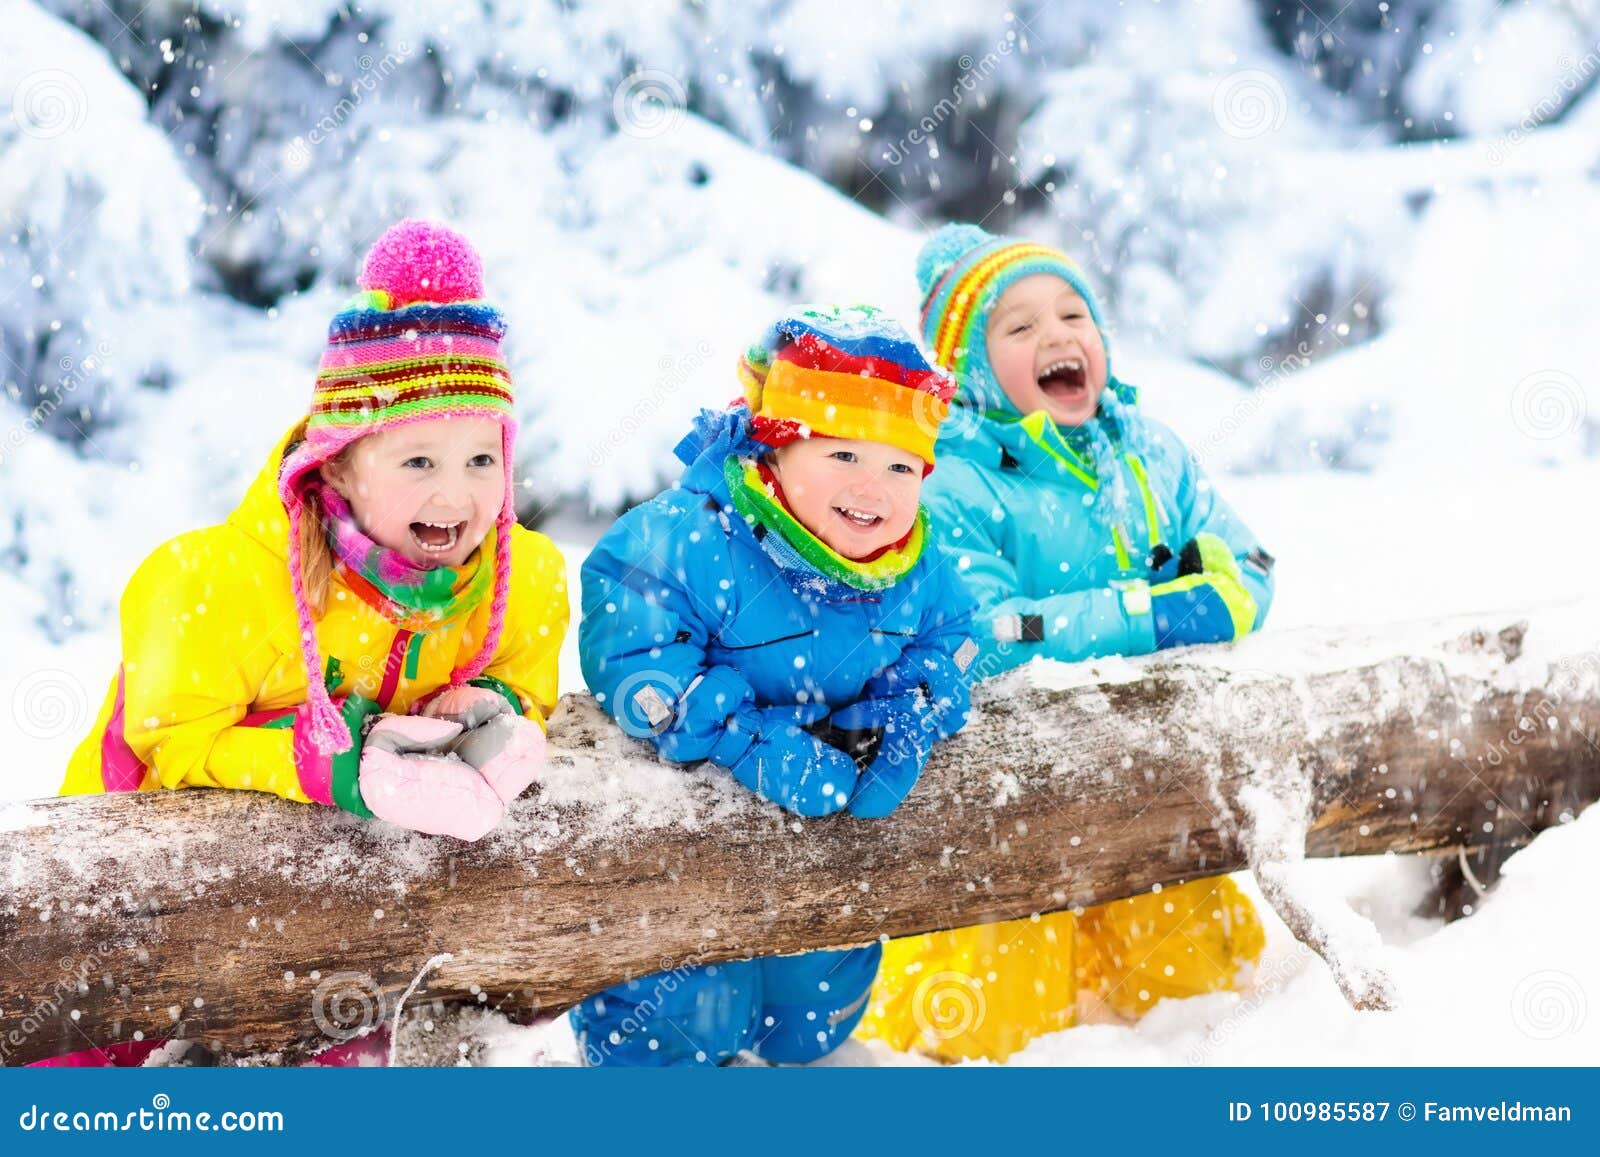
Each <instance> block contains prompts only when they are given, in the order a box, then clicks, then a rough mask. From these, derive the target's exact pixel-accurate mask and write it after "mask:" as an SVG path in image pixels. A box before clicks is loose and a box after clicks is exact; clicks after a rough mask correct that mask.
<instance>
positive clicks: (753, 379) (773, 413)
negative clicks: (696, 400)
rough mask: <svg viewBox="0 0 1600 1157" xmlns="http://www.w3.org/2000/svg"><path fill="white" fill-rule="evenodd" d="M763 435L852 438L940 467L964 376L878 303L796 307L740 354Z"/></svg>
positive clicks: (769, 438) (767, 439)
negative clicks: (937, 455) (953, 373)
mask: <svg viewBox="0 0 1600 1157" xmlns="http://www.w3.org/2000/svg"><path fill="white" fill-rule="evenodd" d="M739 378H740V381H741V382H742V383H743V385H744V390H745V401H746V402H747V403H748V404H749V406H750V412H751V414H752V415H754V420H753V422H752V431H753V433H754V436H755V438H756V440H757V441H759V442H762V443H764V444H765V445H768V446H773V447H777V446H782V445H785V444H786V443H789V442H793V441H794V440H795V439H797V438H807V437H811V436H813V435H815V436H818V437H824V438H853V439H859V440H861V441H865V442H882V443H884V444H886V445H889V446H896V447H898V448H900V449H902V450H905V451H907V452H909V453H912V454H915V455H916V456H917V457H918V458H921V459H922V461H923V462H924V463H925V464H926V469H925V470H924V473H926V472H927V471H928V470H932V469H933V446H934V442H935V441H936V440H937V439H938V436H939V424H940V423H941V422H943V421H944V419H945V416H946V415H947V414H948V413H949V412H950V400H951V398H952V397H953V396H954V394H955V382H954V381H952V380H951V378H950V376H949V375H948V374H947V373H945V372H944V371H943V370H941V369H940V368H939V367H938V366H936V365H934V364H932V363H931V362H929V361H928V358H927V356H926V355H925V354H924V353H923V352H922V350H921V349H920V348H919V347H918V346H917V343H916V342H915V341H914V340H913V339H912V337H911V335H910V334H908V333H907V332H906V331H905V329H904V328H902V327H901V326H900V325H899V324H898V323H897V322H895V321H894V319H892V318H891V317H889V315H888V314H886V313H884V312H883V311H882V310H879V309H875V308H873V307H872V306H870V305H851V306H822V305H801V306H795V307H793V308H792V309H791V310H790V311H789V312H788V313H787V314H786V315H785V316H784V317H783V318H781V319H780V320H779V321H778V323H777V324H776V325H774V326H773V327H772V328H771V329H769V330H768V331H767V333H766V334H765V335H764V336H763V338H762V340H761V341H760V342H758V343H757V344H755V345H753V346H751V347H750V349H749V350H748V351H747V352H746V353H745V355H744V357H742V358H741V359H740V360H739Z"/></svg>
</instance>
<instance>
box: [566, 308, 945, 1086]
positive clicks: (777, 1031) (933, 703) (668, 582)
mask: <svg viewBox="0 0 1600 1157" xmlns="http://www.w3.org/2000/svg"><path fill="white" fill-rule="evenodd" d="M740 372H741V378H742V379H743V384H744V387H745V394H746V397H745V400H744V401H740V402H736V403H735V404H734V405H733V406H731V407H730V408H728V409H727V410H723V411H709V410H707V411H702V412H701V414H700V415H699V417H698V419H697V420H696V424H695V428H694V430H693V431H692V432H691V433H690V434H689V436H688V437H686V438H685V439H684V440H683V441H682V443H680V444H679V446H678V447H677V454H678V456H679V457H680V458H681V459H682V460H683V462H684V463H685V466H686V470H685V472H684V474H683V477H682V479H681V480H680V481H679V483H678V484H677V485H676V486H675V487H673V488H672V489H670V490H668V491H666V492H664V493H662V494H660V495H658V496H657V497H656V498H654V499H652V500H650V501H649V502H646V503H643V504H642V505H640V506H638V507H635V508H634V509H633V510H631V511H629V512H628V513H627V514H626V515H624V516H623V517H622V518H621V519H619V520H618V522H617V524H616V525H615V526H613V527H612V528H611V529H610V530H609V531H608V532H607V533H606V534H605V536H604V537H603V538H602V539H601V540H600V542H599V544H598V545H596V547H595V549H594V551H593V553H592V554H590V556H589V558H588V559H587V561H586V562H585V563H584V566H583V621H582V625H581V627H580V636H579V638H580V648H581V656H582V665H583V673H584V678H585V679H586V680H587V681H588V684H589V688H590V690H591V691H593V693H594V696H595V698H596V700H597V701H599V702H600V703H601V704H602V705H603V706H604V707H605V709H606V710H607V711H608V712H610V713H611V714H612V715H613V716H614V717H615V718H616V719H617V721H618V722H619V723H620V724H621V725H622V727H623V729H624V730H626V731H627V732H628V733H629V734H631V735H634V736H637V737H641V738H645V739H648V740H649V741H650V742H651V743H653V744H654V745H655V747H656V749H657V750H658V751H659V752H660V753H661V754H662V755H663V756H665V757H666V758H668V759H672V760H676V761H679V762H684V763H691V762H699V761H702V760H709V761H710V762H712V763H714V764H717V765H719V766H721V767H725V768H727V769H728V770H729V772H731V773H732V775H733V777H734V778H735V779H736V780H737V781H738V782H740V783H741V784H743V785H744V786H746V787H748V788H749V789H750V790H752V791H754V792H756V793H757V794H759V795H761V796H762V797H763V798H765V799H768V800H771V801H772V802H774V803H776V804H778V805H779V806H781V807H783V808H785V809H787V810H789V811H791V812H794V813H797V814H799V815H802V816H824V815H829V814H832V813H834V812H838V811H841V810H847V811H849V812H851V813H852V814H854V815H856V816H858V817H861V818H876V817H881V816H885V815H888V814H889V813H890V812H891V811H892V810H893V809H894V808H895V807H896V806H898V805H899V803H900V801H901V800H902V799H904V798H905V796H906V794H907V793H908V792H909V791H910V790H911V789H912V787H913V785H914V784H915V783H916V781H917V778H918V776H919V775H920V774H921V771H922V767H923V764H924V762H925V761H926V759H927V757H928V752H929V750H930V748H931V747H932V745H933V744H934V742H935V741H937V740H938V739H941V738H943V737H945V736H948V735H950V734H952V733H954V732H955V731H957V730H958V729H959V728H960V727H961V726H962V725H963V724H964V723H965V721H966V716H967V709H968V692H967V685H966V668H967V665H968V664H970V663H971V661H972V659H973V658H974V657H975V655H976V654H977V644H976V643H975V642H974V641H973V640H972V638H971V631H972V624H971V614H972V601H971V598H970V596H969V595H968V594H967V593H966V590H965V588H964V587H963V586H962V584H961V583H960V581H959V578H958V576H957V574H956V568H955V566H954V564H953V562H952V561H951V560H950V559H949V558H948V557H947V556H945V555H943V554H942V553H941V552H940V551H938V550H936V549H934V547H933V544H932V542H931V541H930V528H929V523H928V519H927V516H926V514H925V512H924V511H923V509H922V507H921V504H920V501H919V496H920V491H921V484H922V479H923V477H924V476H925V475H926V474H927V473H928V472H929V471H930V470H931V469H932V467H933V445H934V440H935V438H936V436H937V431H938V425H939V422H940V420H941V419H942V418H943V417H944V415H945V413H946V412H947V409H948V402H949V399H950V396H951V394H952V392H953V390H954V384H953V382H951V380H950V379H949V377H948V376H947V375H946V374H945V373H944V371H942V370H940V369H938V368H937V367H935V366H933V365H931V364H929V362H928V361H927V360H926V359H925V358H924V356H923V354H922V353H921V351H920V350H919V349H918V347H917V345H916V343H915V342H914V341H913V340H912V339H911V338H910V337H909V336H908V335H907V334H906V333H905V331H904V330H902V329H901V328H900V327H899V326H898V325H896V324H895V323H893V322H892V321H891V320H889V319H888V318H887V317H886V316H885V315H883V314H881V313H879V312H878V311H876V310H873V309H871V308H870V307H865V306H857V307H851V308H848V309H838V308H798V309H796V310H794V311H791V313H790V314H789V315H788V316H786V317H784V318H783V319H782V320H780V321H779V322H778V323H777V325H776V326H774V327H773V329H772V330H771V331H769V333H768V334H767V335H766V337H765V339H764V340H763V341H762V343H760V344H759V345H757V346H755V347H752V349H751V350H750V352H749V353H748V354H747V355H746V356H745V358H744V359H742V360H741V363H740ZM863 737H865V743H864V744H863V743H862V742H861V740H862V738H863ZM830 740H831V741H830ZM835 743H838V744H839V746H835ZM847 747H848V748H849V749H850V751H849V752H847V751H846V750H845V748H847ZM852 753H853V754H852ZM879 955H880V948H879V946H878V945H876V944H874V945H871V946H868V947H865V948H855V949H849V950H845V951H827V952H812V953H807V954H805V955H802V956H785V957H774V958H768V959H760V960H744V961H733V962H729V963H724V964H716V965H710V966H703V967H692V968H691V967H686V968H680V969H677V970H675V971H673V972H671V973H661V974H657V975H654V976H647V977H643V978H641V979H638V980H634V981H629V982H626V983H623V984H620V985H617V986H615V987H613V988H611V989H608V990H607V991H605V992H603V993H601V994H599V995H598V996H593V997H590V998H589V999H587V1000H585V1001H583V1002H582V1003H581V1004H580V1005H579V1006H578V1007H577V1008H575V1009H574V1010H573V1013H572V1021H573V1025H574V1027H575V1029H576V1030H577V1033H578V1037H579V1041H580V1044H581V1045H582V1048H583V1053H584V1058H585V1060H586V1061H587V1062H588V1063H589V1064H591V1065H603V1064H621V1065H669V1064H712V1065H715V1064H721V1063H724V1062H726V1061H728V1060H730V1059H732V1058H733V1057H734V1056H735V1055H736V1054H737V1053H739V1052H740V1051H742V1050H750V1051H753V1052H754V1053H756V1054H757V1055H758V1056H760V1057H762V1058H764V1059H766V1060H769V1061H778V1062H803V1061H810V1060H814V1059H816V1058H817V1057H820V1056H822V1055H824V1054H825V1053H827V1052H829V1051H831V1050H832V1049H833V1048H834V1047H836V1046H837V1045H838V1044H839V1043H840V1042H841V1041H843V1040H844V1039H845V1038H847V1037H848V1036H849V1035H850V1032H851V1030H852V1029H853V1028H854V1027H855V1025H856V1023H857V1022H858V1021H859V1020H860V1019H861V1015H862V1013H863V1011H864V1010H865V1007H866V1000H867V994H868V992H869V991H870V988H871V985H872V981H873V978H874V976H875V975H876V973H877V966H878V958H879Z"/></svg>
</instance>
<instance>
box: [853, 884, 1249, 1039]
mask: <svg viewBox="0 0 1600 1157" xmlns="http://www.w3.org/2000/svg"><path fill="white" fill-rule="evenodd" d="M1265 944H1266V937H1265V934H1264V933H1263V932H1262V928H1261V922H1260V920H1259V919H1258V918H1257V916H1256V910H1255V905H1254V904H1252V903H1251V901H1250V898H1249V897H1248V896H1246V895H1244V894H1243V893H1242V892H1240V891H1239V889H1238V887H1237V886H1236V885H1235V884H1234V882H1233V881H1232V880H1231V879H1229V878H1228V877H1226V876H1218V877H1216V878H1214V879H1206V880H1190V881H1188V882H1186V883H1183V884H1174V885H1169V886H1167V887H1165V888H1162V889H1160V890H1159V891H1154V892H1147V893H1145V894H1144V895H1142V896H1131V897H1129V898H1128V899H1126V900H1116V901H1113V902H1112V903H1110V904H1100V905H1097V906H1096V907H1093V908H1087V909H1085V910H1084V911H1083V913H1082V915H1078V916H1075V915H1074V914H1073V913H1071V912H1052V913H1050V914H1048V915H1044V916H1033V917H1028V918H1026V919H1021V920H1008V921H1006V922H1004V923H1001V924H984V925H980V926H977V927H972V928H958V929H955V930H954V931H949V932H930V933H926V934H924V935H921V936H908V937H906V938H905V939H903V940H892V941H890V942H889V943H888V944H887V945H885V946H884V952H883V963H882V964H881V965H880V966H879V968H878V981H877V984H876V986H875V987H874V988H873V992H872V1000H871V1004H870V1005H869V1007H868V1009H867V1015H866V1016H865V1017H864V1018H863V1019H862V1021H861V1025H860V1027H859V1028H857V1029H856V1035H857V1036H861V1037H868V1038H874V1037H875V1038H877V1039H880V1040H883V1041H886V1042H887V1043H888V1044H889V1045H891V1046H892V1047H894V1048H896V1049H899V1050H900V1051H902V1052H908V1051H911V1050H916V1051H919V1052H922V1053H926V1054H928V1055H930V1056H934V1057H937V1058H939V1059H941V1060H946V1061H957V1060H970V1059H976V1058H987V1059H989V1060H995V1061H1001V1060H1004V1059H1006V1058H1007V1057H1008V1056H1010V1055H1011V1054H1012V1053H1014V1052H1016V1051H1017V1050H1019V1049H1021V1048H1022V1047H1023V1046H1024V1045H1026V1044H1027V1043H1028V1042H1029V1041H1030V1040H1032V1039H1033V1038H1034V1037H1036V1036H1039V1035H1041V1034H1043V1033H1047V1032H1055V1031H1057V1030H1058V1029H1064V1028H1070V1027H1071V1026H1072V1024H1073V1022H1074V1020H1075V1018H1076V1016H1077V1007H1078V995H1079V993H1080V992H1081V993H1084V994H1086V995H1087V996H1088V997H1090V998H1091V999H1093V1000H1099V1001H1101V1002H1104V1003H1105V1004H1107V1005H1109V1006H1110V1007H1111V1008H1112V1009H1113V1010H1114V1011H1115V1012H1117V1013H1118V1014H1119V1015H1121V1016H1123V1017H1126V1018H1128V1019H1136V1018H1137V1017H1139V1016H1141V1015H1143V1014H1144V1013H1145V1012H1146V1011H1148V1010H1149V1009H1150V1007H1151V1006H1152V1005H1154V1004H1155V1002H1156V1001H1158V1000H1160V999H1162V998H1163V997H1183V996H1197V995H1199V994H1201V993H1206V992H1217V991H1220V990H1223V989H1229V988H1234V987H1235V986H1236V985H1237V984H1238V983H1239V981H1240V980H1241V979H1242V978H1243V976H1244V975H1245V974H1247V973H1248V971H1249V969H1251V968H1252V967H1253V966H1254V965H1255V964H1256V962H1257V961H1258V960H1260V959H1261V950H1262V948H1263V947H1264V946H1265Z"/></svg>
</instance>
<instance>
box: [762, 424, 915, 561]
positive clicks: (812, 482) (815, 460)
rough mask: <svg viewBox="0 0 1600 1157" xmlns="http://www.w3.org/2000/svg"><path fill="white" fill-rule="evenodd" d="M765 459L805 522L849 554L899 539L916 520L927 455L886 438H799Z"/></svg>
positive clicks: (792, 510) (865, 552)
mask: <svg viewBox="0 0 1600 1157" xmlns="http://www.w3.org/2000/svg"><path fill="white" fill-rule="evenodd" d="M767 465H768V466H769V468H770V469H771V470H772V473H773V474H774V475H775V476H776V477H777V479H778V484H779V485H780V486H782V487H783V495H784V498H785V499H787V500H788V504H789V511H790V513H792V514H793V515H794V516H795V518H796V519H798V520H799V522H800V525H802V526H804V527H805V528H806V529H807V530H809V531H810V532H811V533H812V534H814V535H816V536H817V537H818V538H820V539H821V540H822V541H823V542H825V543H827V544H828V545H829V546H831V547H832V548H833V549H834V550H836V551H837V552H838V553H840V554H842V555H843V556H844V557H845V558H852V559H855V558H865V557H866V556H867V555H869V554H872V553H873V552H874V551H878V550H882V549H883V548H884V547H886V546H891V545H893V544H894V543H897V542H899V541H900V540H901V539H902V538H904V537H905V536H906V535H907V534H909V533H910V531H911V525H912V523H914V522H915V521H916V520H917V501H918V499H919V497H920V496H921V494H922V469H923V465H924V463H923V461H922V459H921V458H918V457H917V456H916V455H915V454H912V453H910V452H909V451H906V450H901V449H898V448H896V447H894V446H886V445H884V444H883V443H882V442H860V441H857V440H855V439H853V438H801V439H799V440H798V441H794V442H790V443H789V444H788V445H787V446H781V447H779V448H778V449H776V450H774V451H773V452H772V454H771V456H770V457H769V458H768V459H767Z"/></svg>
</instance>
